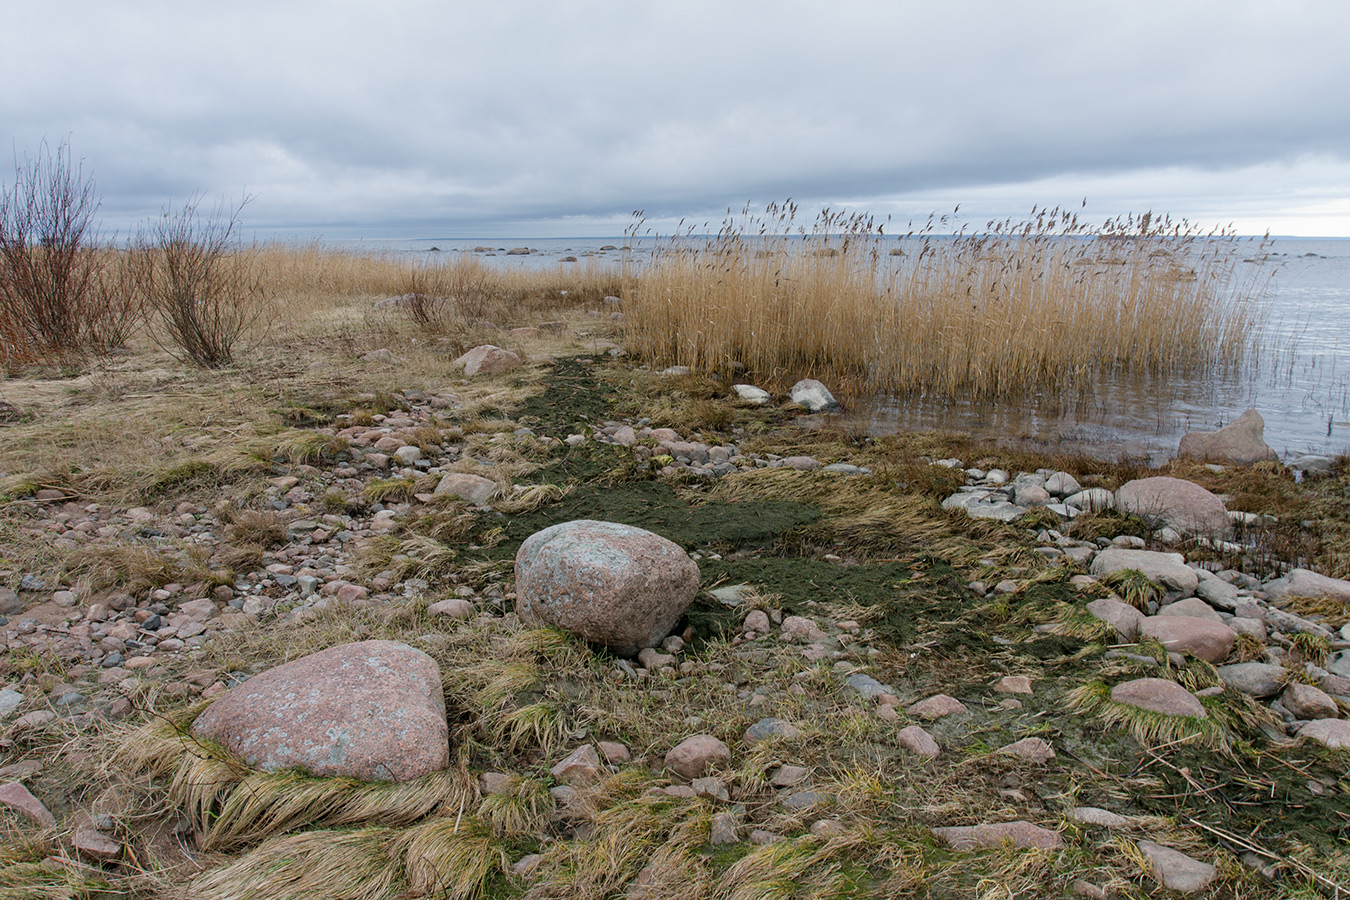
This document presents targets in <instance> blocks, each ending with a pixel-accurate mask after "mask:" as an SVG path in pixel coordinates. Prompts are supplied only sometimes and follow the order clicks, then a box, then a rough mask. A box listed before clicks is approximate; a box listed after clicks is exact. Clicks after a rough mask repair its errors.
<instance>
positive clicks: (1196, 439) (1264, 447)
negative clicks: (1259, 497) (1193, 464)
mask: <svg viewBox="0 0 1350 900" xmlns="http://www.w3.org/2000/svg"><path fill="white" fill-rule="evenodd" d="M1265 431H1266V421H1265V419H1262V418H1261V414H1260V413H1259V412H1257V411H1256V410H1254V409H1249V410H1247V411H1246V412H1245V413H1243V414H1242V415H1240V416H1238V417H1237V418H1236V419H1234V420H1233V421H1232V422H1230V423H1228V424H1227V425H1225V426H1224V427H1222V428H1220V429H1219V430H1218V431H1192V432H1189V433H1188V434H1185V435H1183V436H1182V438H1181V445H1180V446H1179V447H1178V448H1177V455H1178V456H1189V457H1191V458H1192V459H1203V460H1206V461H1210V462H1228V463H1236V464H1237V465H1239V466H1245V465H1248V464H1249V463H1254V462H1260V461H1261V460H1263V459H1277V458H1278V457H1276V455H1275V451H1274V450H1272V449H1270V445H1269V444H1267V443H1266V439H1265Z"/></svg>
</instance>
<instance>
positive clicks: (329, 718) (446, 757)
mask: <svg viewBox="0 0 1350 900" xmlns="http://www.w3.org/2000/svg"><path fill="white" fill-rule="evenodd" d="M192 733H193V734H195V735H196V736H197V737H200V738H206V739H210V740H214V741H217V742H219V743H220V744H223V745H224V746H225V747H226V748H228V749H229V750H231V751H233V752H234V753H236V754H238V755H239V756H240V757H242V758H243V759H244V760H245V761H246V762H247V763H249V764H250V765H252V766H256V767H257V768H260V769H264V770H266V771H269V772H275V771H277V770H280V769H301V770H303V771H306V772H309V773H310V774H312V775H329V776H345V777H349V778H358V779H361V780H363V781H407V780H409V779H412V778H418V777H420V776H422V775H427V774H430V773H432V772H436V771H439V770H441V769H444V768H446V767H447V766H448V765H449V764H450V736H449V729H448V727H447V725H446V721H445V698H444V696H443V695H442V693H441V671H440V667H439V666H437V665H436V661H435V660H433V659H432V658H431V657H430V656H428V655H427V654H425V653H423V652H422V651H420V650H415V649H413V648H412V647H409V646H408V645H407V644H402V643H399V642H397V641H361V642H359V643H354V644H341V645H339V646H337V647H330V648H328V649H327V650H321V651H319V652H318V653H312V654H310V655H309V656H305V657H302V658H300V659H297V660H294V661H292V662H289V663H286V664H285V665H281V666H277V667H276V668H275V669H269V670H268V671H266V672H263V673H262V674H260V675H255V676H254V677H252V678H250V679H249V680H248V681H246V682H244V683H243V684H240V685H238V686H236V687H233V688H231V689H230V690H229V691H227V692H225V693H224V694H223V695H221V697H220V699H218V700H216V701H215V702H214V703H213V704H211V706H210V707H208V708H207V710H206V711H205V712H204V713H202V714H201V715H200V716H198V717H197V720H196V721H195V722H193V723H192Z"/></svg>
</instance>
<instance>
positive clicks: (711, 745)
mask: <svg viewBox="0 0 1350 900" xmlns="http://www.w3.org/2000/svg"><path fill="white" fill-rule="evenodd" d="M729 762H731V749H730V748H729V747H727V745H726V744H724V743H722V742H721V741H719V740H718V739H717V738H715V737H713V736H712V735H711V734H696V735H694V736H693V737H687V738H685V739H684V740H682V741H680V742H679V743H678V744H676V745H675V746H674V747H672V748H670V752H668V753H667V754H666V768H667V769H670V771H672V772H674V773H675V774H676V775H680V776H683V777H684V778H690V779H693V778H698V777H700V776H702V775H705V774H707V772H708V770H709V769H711V768H713V767H714V766H720V765H724V764H726V763H729Z"/></svg>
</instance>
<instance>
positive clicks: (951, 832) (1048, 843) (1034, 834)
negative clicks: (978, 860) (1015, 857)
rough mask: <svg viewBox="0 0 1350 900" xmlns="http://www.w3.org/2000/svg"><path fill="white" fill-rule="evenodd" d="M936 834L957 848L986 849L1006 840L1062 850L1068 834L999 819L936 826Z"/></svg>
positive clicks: (1020, 847)
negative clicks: (994, 821)
mask: <svg viewBox="0 0 1350 900" xmlns="http://www.w3.org/2000/svg"><path fill="white" fill-rule="evenodd" d="M930 830H931V831H932V832H933V836H934V837H937V838H940V839H942V840H943V841H946V842H947V844H948V845H950V846H951V848H952V849H953V850H983V849H985V848H988V847H1001V846H1003V845H1004V844H1008V845H1011V846H1013V847H1016V848H1018V849H1019V850H1021V849H1027V848H1033V847H1034V848H1036V849H1039V850H1058V849H1059V848H1061V847H1063V846H1064V838H1062V837H1060V836H1059V834H1057V833H1056V832H1053V831H1050V830H1049V829H1047V828H1042V827H1040V826H1039V825H1033V824H1032V823H1030V822H1023V821H1018V822H997V823H991V824H984V825H958V826H950V827H945V828H932V829H930Z"/></svg>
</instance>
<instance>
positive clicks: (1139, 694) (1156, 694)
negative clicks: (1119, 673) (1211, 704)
mask: <svg viewBox="0 0 1350 900" xmlns="http://www.w3.org/2000/svg"><path fill="white" fill-rule="evenodd" d="M1111 699H1112V700H1113V701H1114V702H1116V703H1123V704H1125V705H1126V706H1133V707H1135V708H1137V709H1145V710H1149V711H1151V712H1158V713H1162V714H1163V715H1167V716H1190V717H1191V718H1193V719H1204V718H1207V717H1208V714H1207V713H1206V712H1205V707H1204V706H1203V705H1201V703H1200V701H1199V700H1198V699H1197V698H1196V696H1195V695H1194V694H1192V693H1191V692H1190V691H1188V690H1186V689H1185V688H1184V687H1182V686H1181V685H1179V684H1177V683H1176V682H1175V681H1168V680H1167V679H1166V678H1136V679H1134V680H1133V681H1126V682H1124V683H1122V684H1118V685H1116V686H1115V687H1113V688H1112V689H1111Z"/></svg>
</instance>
